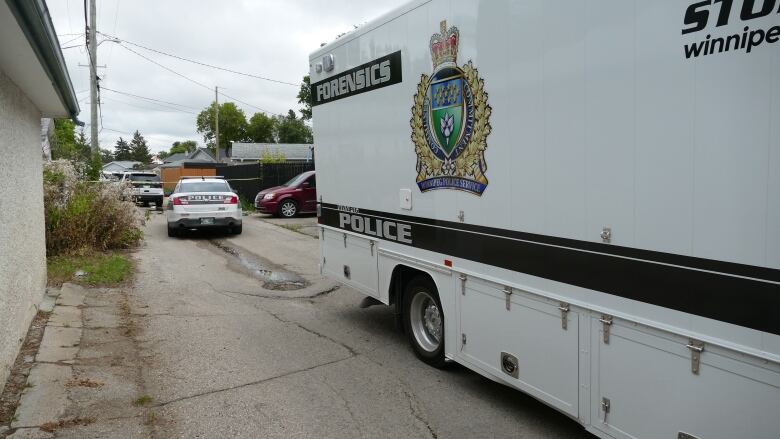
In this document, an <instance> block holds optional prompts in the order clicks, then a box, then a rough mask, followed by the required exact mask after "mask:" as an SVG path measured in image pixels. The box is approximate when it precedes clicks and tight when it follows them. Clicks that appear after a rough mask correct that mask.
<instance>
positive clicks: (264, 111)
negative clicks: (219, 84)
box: [219, 92, 275, 114]
mask: <svg viewBox="0 0 780 439" xmlns="http://www.w3.org/2000/svg"><path fill="white" fill-rule="evenodd" d="M219 94H221V95H222V96H224V97H226V98H228V99H233V100H234V101H236V102H238V103H241V104H244V105H247V106H249V107H252V108H255V109H257V110H260V111H262V112H263V113H268V114H275V113H273V112H270V111H268V110H264V109H262V108H260V107H258V106H256V105H252V104H249V103H247V102H244V101H241V100H238V99H236V98H234V97H233V96H228V95H226V94H225V93H224V92H219Z"/></svg>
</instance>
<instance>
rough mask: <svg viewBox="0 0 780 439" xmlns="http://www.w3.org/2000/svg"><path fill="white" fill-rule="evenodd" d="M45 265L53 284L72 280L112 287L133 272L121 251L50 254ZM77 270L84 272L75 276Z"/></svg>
mask: <svg viewBox="0 0 780 439" xmlns="http://www.w3.org/2000/svg"><path fill="white" fill-rule="evenodd" d="M47 266H48V270H49V283H50V284H51V285H55V286H56V285H62V283H64V282H74V283H78V284H82V285H88V286H94V287H113V286H117V285H120V284H122V283H123V282H125V281H126V280H128V279H129V278H130V276H131V274H132V272H133V264H132V262H130V259H129V258H128V257H127V256H125V255H124V254H121V253H95V254H90V255H85V256H80V255H60V256H52V257H50V258H49V259H48V261H47ZM78 272H83V273H84V274H83V275H82V276H76V273H78Z"/></svg>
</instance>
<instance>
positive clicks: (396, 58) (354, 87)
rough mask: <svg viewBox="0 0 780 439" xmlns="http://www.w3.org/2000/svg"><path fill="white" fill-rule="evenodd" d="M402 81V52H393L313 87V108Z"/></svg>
mask: <svg viewBox="0 0 780 439" xmlns="http://www.w3.org/2000/svg"><path fill="white" fill-rule="evenodd" d="M401 81H402V74H401V51H400V50H399V51H398V52H393V53H391V54H389V55H385V56H383V57H381V58H377V59H375V60H373V61H369V62H367V63H365V64H362V65H359V66H357V67H355V68H352V69H350V70H346V71H344V72H341V73H339V74H338V75H335V76H331V77H330V78H327V79H323V80H322V81H319V82H315V83H314V84H312V85H311V97H312V105H313V106H317V105H320V104H326V103H328V102H333V101H337V100H339V99H344V98H348V97H350V96H355V95H358V94H360V93H365V92H368V91H374V90H377V89H380V88H382V87H387V86H388V85H393V84H398V83H400V82H401Z"/></svg>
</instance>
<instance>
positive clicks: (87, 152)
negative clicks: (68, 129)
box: [76, 127, 92, 161]
mask: <svg viewBox="0 0 780 439" xmlns="http://www.w3.org/2000/svg"><path fill="white" fill-rule="evenodd" d="M76 150H77V151H78V155H79V157H80V159H81V160H83V161H88V160H90V159H92V145H90V144H89V139H88V138H87V135H86V134H84V128H83V127H82V128H81V129H79V132H78V134H77V135H76Z"/></svg>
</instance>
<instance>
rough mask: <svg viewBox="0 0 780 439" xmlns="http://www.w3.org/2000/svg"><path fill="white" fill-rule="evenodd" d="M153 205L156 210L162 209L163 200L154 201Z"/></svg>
mask: <svg viewBox="0 0 780 439" xmlns="http://www.w3.org/2000/svg"><path fill="white" fill-rule="evenodd" d="M154 205H155V206H156V207H157V209H158V210H160V209H162V205H163V200H158V201H155V202H154Z"/></svg>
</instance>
